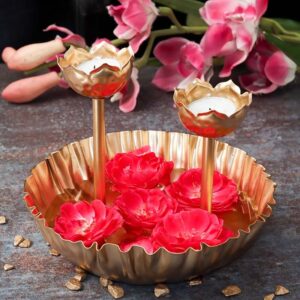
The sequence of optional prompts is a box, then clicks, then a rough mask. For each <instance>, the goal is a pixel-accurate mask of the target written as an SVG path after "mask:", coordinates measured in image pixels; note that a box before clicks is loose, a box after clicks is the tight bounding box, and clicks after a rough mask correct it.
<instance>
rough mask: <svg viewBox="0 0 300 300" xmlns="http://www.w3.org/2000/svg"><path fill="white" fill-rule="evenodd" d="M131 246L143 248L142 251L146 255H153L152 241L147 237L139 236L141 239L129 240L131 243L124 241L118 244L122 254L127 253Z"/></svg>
mask: <svg viewBox="0 0 300 300" xmlns="http://www.w3.org/2000/svg"><path fill="white" fill-rule="evenodd" d="M133 246H140V247H142V248H144V250H145V251H146V252H147V253H148V254H153V252H154V247H153V243H152V239H151V238H150V237H147V236H141V237H137V238H136V239H134V240H131V241H125V242H123V243H121V244H120V249H121V250H122V251H124V252H127V251H129V250H130V249H131V247H133Z"/></svg>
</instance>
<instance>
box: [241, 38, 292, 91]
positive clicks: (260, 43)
mask: <svg viewBox="0 0 300 300" xmlns="http://www.w3.org/2000/svg"><path fill="white" fill-rule="evenodd" d="M246 64H247V67H248V68H249V70H251V71H252V73H250V74H245V75H241V76H240V77H239V80H240V83H241V85H242V86H243V87H244V88H245V89H247V90H248V91H250V92H252V93H254V94H267V93H271V92H273V91H274V90H276V89H277V88H278V87H279V86H284V85H286V84H288V83H289V82H291V81H293V80H294V78H295V73H296V70H297V65H296V64H295V63H294V62H293V61H292V60H291V59H290V58H289V57H287V56H286V55H285V54H284V53H283V52H282V51H281V50H278V49H277V48H276V47H275V46H273V45H271V44H270V43H268V42H267V41H266V39H265V38H264V36H262V35H261V36H260V37H259V38H258V40H257V43H256V44H255V47H254V49H253V50H252V52H251V53H250V55H249V57H248V59H247V61H246Z"/></svg>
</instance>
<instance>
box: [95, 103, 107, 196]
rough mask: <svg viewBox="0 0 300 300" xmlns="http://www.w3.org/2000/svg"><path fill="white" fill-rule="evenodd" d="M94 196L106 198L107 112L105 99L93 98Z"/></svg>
mask: <svg viewBox="0 0 300 300" xmlns="http://www.w3.org/2000/svg"><path fill="white" fill-rule="evenodd" d="M93 150H94V197H95V199H99V200H102V201H104V200H105V157H106V139H105V114H104V99H93Z"/></svg>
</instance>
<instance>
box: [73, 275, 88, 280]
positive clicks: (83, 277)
mask: <svg viewBox="0 0 300 300" xmlns="http://www.w3.org/2000/svg"><path fill="white" fill-rule="evenodd" d="M73 278H75V279H77V280H78V281H80V282H82V281H84V279H86V273H77V274H76V275H75V276H74V277H73Z"/></svg>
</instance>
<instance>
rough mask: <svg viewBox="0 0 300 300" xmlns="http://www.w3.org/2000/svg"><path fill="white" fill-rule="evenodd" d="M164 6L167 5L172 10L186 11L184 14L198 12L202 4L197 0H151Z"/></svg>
mask: <svg viewBox="0 0 300 300" xmlns="http://www.w3.org/2000/svg"><path fill="white" fill-rule="evenodd" d="M153 1H154V2H156V3H159V4H161V5H164V6H168V7H170V8H172V9H174V10H177V11H180V12H183V13H186V14H194V15H196V14H198V15H199V8H200V7H202V6H203V3H202V2H200V1H197V0H153Z"/></svg>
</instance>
